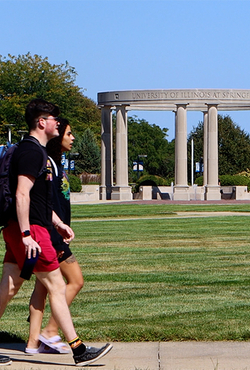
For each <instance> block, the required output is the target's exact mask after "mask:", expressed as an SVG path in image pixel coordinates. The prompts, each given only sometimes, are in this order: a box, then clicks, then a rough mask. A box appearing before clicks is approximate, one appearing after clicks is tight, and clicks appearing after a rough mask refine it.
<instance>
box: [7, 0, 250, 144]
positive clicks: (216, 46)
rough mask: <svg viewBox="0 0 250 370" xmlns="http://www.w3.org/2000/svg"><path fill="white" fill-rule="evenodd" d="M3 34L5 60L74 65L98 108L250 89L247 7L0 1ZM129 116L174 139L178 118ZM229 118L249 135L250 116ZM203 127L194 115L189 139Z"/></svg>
mask: <svg viewBox="0 0 250 370" xmlns="http://www.w3.org/2000/svg"><path fill="white" fill-rule="evenodd" d="M0 28H1V38H0V54H1V55H2V56H7V55H8V54H11V55H15V56H17V55H19V54H26V53H28V52H30V53H31V54H32V55H34V54H38V55H41V56H42V57H43V58H44V57H48V60H49V62H50V63H51V64H61V63H65V61H68V63H69V64H70V65H71V66H73V67H75V69H76V71H77V73H78V76H77V79H76V84H77V85H78V86H80V87H81V88H82V89H84V94H85V95H86V96H87V97H89V98H91V99H93V100H94V101H97V93H98V92H101V91H112V90H132V89H136V90H137V89H174V88H183V89H185V88H230V89H231V88H232V89H233V88H237V89H248V88H250V84H249V57H250V52H249V51H250V42H249V39H248V37H249V35H250V1H249V0H218V1H213V0H173V1H172V0H152V1H151V0H0ZM130 114H131V115H133V114H134V115H137V116H138V117H139V118H144V119H146V120H147V121H148V122H149V123H150V124H153V123H155V124H157V125H159V126H160V127H161V128H163V127H167V128H168V129H169V139H170V140H171V139H172V138H173V137H174V115H173V113H172V112H144V111H143V112H142V111H137V112H130ZM221 114H224V113H221ZM225 114H226V112H225ZM229 114H230V116H231V117H232V119H233V121H234V122H235V123H236V124H238V125H239V126H240V127H241V128H242V129H244V130H245V131H247V132H250V112H249V111H244V112H230V113H229ZM200 120H202V113H200V112H188V132H190V130H191V129H192V127H193V126H197V124H198V122H199V121H200Z"/></svg>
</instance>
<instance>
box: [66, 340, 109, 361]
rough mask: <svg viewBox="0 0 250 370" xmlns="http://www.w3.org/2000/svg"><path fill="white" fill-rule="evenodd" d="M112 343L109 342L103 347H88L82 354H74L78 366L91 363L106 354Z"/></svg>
mask: <svg viewBox="0 0 250 370" xmlns="http://www.w3.org/2000/svg"><path fill="white" fill-rule="evenodd" d="M112 347H113V346H112V344H109V343H107V344H106V345H105V346H104V347H102V348H95V347H86V350H85V351H84V352H83V353H82V354H81V355H74V356H73V357H74V360H75V364H76V366H84V365H88V364H91V363H92V362H94V361H96V360H99V358H101V357H103V356H105V355H106V354H107V353H108V352H109V351H110V350H111V349H112Z"/></svg>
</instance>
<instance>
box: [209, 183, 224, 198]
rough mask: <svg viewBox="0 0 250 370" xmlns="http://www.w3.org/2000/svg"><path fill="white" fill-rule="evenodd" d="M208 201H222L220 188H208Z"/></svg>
mask: <svg viewBox="0 0 250 370" xmlns="http://www.w3.org/2000/svg"><path fill="white" fill-rule="evenodd" d="M205 199H206V200H221V193H220V186H208V185H207V186H206V193H205Z"/></svg>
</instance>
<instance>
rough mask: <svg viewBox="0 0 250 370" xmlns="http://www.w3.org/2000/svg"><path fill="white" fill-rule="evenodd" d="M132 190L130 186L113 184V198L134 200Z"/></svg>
mask: <svg viewBox="0 0 250 370" xmlns="http://www.w3.org/2000/svg"><path fill="white" fill-rule="evenodd" d="M132 199H133V196H132V192H131V187H130V186H113V187H112V193H111V200H132Z"/></svg>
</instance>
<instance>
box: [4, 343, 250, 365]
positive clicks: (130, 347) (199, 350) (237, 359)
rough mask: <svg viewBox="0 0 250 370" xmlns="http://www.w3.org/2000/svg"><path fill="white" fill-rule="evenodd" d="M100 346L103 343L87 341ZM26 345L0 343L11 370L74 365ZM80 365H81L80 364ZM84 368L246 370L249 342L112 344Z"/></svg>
mask: <svg viewBox="0 0 250 370" xmlns="http://www.w3.org/2000/svg"><path fill="white" fill-rule="evenodd" d="M87 344H88V345H91V346H96V347H100V346H101V345H102V343H87ZM24 347H25V345H24V344H20V343H18V344H15V343H8V344H4V343H0V354H6V355H8V356H10V357H11V359H12V361H13V362H12V364H11V365H10V366H3V367H1V369H6V370H7V369H9V370H52V369H55V370H67V369H72V367H75V365H74V362H73V359H72V356H71V354H66V355H65V354H63V355H49V354H38V355H34V356H29V355H26V354H24V352H23V351H24ZM78 368H79V367H78ZM85 368H98V369H100V368H101V369H103V370H231V369H233V370H247V369H250V342H160V343H158V342H141V343H121V342H115V343H113V349H112V350H111V352H109V353H108V354H107V355H106V356H105V357H103V358H102V359H100V360H99V361H97V362H95V363H93V364H92V365H88V366H86V367H85Z"/></svg>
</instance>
